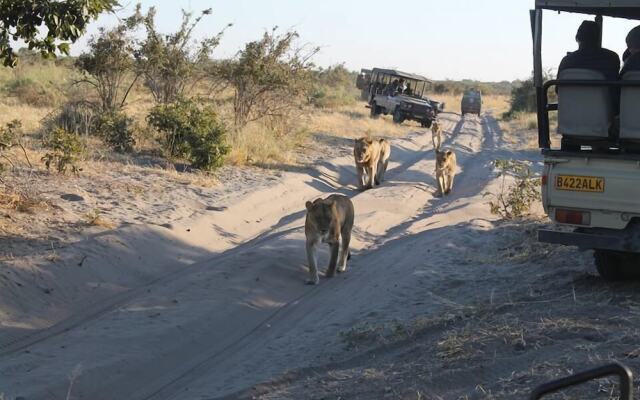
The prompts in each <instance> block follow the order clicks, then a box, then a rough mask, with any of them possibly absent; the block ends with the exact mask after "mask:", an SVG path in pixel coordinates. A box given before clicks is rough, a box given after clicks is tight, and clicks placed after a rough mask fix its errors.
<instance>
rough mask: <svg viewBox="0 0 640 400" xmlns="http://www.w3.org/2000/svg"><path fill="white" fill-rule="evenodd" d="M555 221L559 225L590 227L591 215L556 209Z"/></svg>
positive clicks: (583, 212)
mask: <svg viewBox="0 0 640 400" xmlns="http://www.w3.org/2000/svg"><path fill="white" fill-rule="evenodd" d="M556 221H558V222H560V223H561V224H571V225H591V213H590V212H587V211H575V210H565V209H562V208H558V209H557V210H556Z"/></svg>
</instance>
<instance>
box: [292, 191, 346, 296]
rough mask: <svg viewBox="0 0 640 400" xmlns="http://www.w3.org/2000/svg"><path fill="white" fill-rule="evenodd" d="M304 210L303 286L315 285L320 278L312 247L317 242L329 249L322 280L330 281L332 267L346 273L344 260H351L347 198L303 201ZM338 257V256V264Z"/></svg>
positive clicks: (335, 197) (337, 197)
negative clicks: (306, 266)
mask: <svg viewBox="0 0 640 400" xmlns="http://www.w3.org/2000/svg"><path fill="white" fill-rule="evenodd" d="M306 207H307V218H306V220H305V223H304V233H305V236H306V238H307V243H306V250H307V261H308V262H309V281H308V282H307V284H309V285H317V284H318V282H320V278H319V277H318V258H317V254H316V246H317V245H318V244H319V243H320V241H322V242H323V243H328V244H329V246H330V247H331V258H330V259H329V267H328V268H327V272H326V273H325V276H326V277H327V278H331V277H332V276H333V275H334V274H335V271H336V266H337V269H338V272H344V271H346V269H347V260H348V259H349V258H351V253H350V252H349V242H350V241H351V229H352V228H353V219H354V212H353V203H352V202H351V200H350V199H349V198H348V197H347V196H343V195H340V194H332V195H331V196H329V197H327V198H326V199H317V200H315V201H313V202H310V201H307V203H306ZM340 239H342V246H340V244H341V243H340ZM340 247H341V248H340ZM340 250H341V251H340ZM338 253H340V261H339V262H338Z"/></svg>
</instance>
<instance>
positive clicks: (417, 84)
mask: <svg viewBox="0 0 640 400" xmlns="http://www.w3.org/2000/svg"><path fill="white" fill-rule="evenodd" d="M363 79H364V78H363ZM430 84H431V81H429V80H428V79H427V78H425V77H423V76H420V75H416V74H410V73H407V72H402V71H396V70H392V69H382V68H374V69H373V70H371V78H370V80H369V87H368V88H367V89H366V90H367V99H368V103H369V108H370V109H371V117H372V118H377V117H378V116H379V115H380V114H385V115H388V114H391V115H393V122H395V123H397V124H401V123H403V122H404V121H406V120H412V121H418V122H420V124H421V125H422V126H423V127H427V128H428V127H430V126H431V123H432V122H433V121H434V120H435V119H436V117H437V115H438V113H439V112H441V111H442V110H444V103H440V102H437V101H434V100H430V99H429V98H427V97H426V95H425V91H426V89H427V86H428V85H430Z"/></svg>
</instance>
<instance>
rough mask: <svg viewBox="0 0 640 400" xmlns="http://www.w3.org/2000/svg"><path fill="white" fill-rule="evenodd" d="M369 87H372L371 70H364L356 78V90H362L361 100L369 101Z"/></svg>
mask: <svg viewBox="0 0 640 400" xmlns="http://www.w3.org/2000/svg"><path fill="white" fill-rule="evenodd" d="M369 85H371V70H370V69H365V68H363V69H361V70H360V73H359V74H358V77H357V78H356V88H358V89H360V99H361V100H364V101H367V100H369Z"/></svg>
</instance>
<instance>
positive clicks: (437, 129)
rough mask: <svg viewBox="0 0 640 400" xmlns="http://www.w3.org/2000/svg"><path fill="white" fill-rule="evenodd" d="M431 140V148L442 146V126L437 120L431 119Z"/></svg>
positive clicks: (438, 148)
mask: <svg viewBox="0 0 640 400" xmlns="http://www.w3.org/2000/svg"><path fill="white" fill-rule="evenodd" d="M431 141H432V142H433V148H434V149H435V150H440V146H442V127H441V126H440V124H439V123H438V121H433V123H432V124H431Z"/></svg>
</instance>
